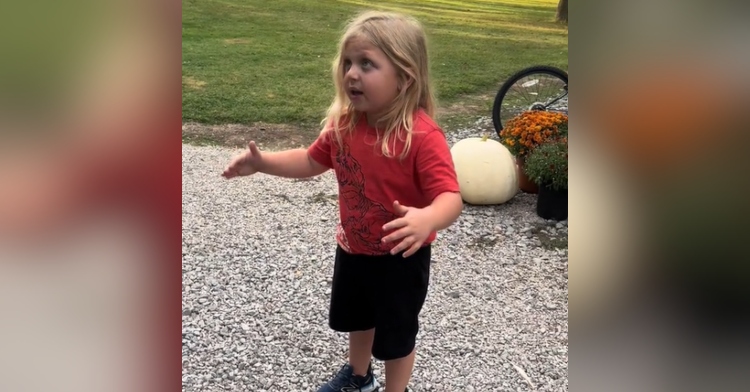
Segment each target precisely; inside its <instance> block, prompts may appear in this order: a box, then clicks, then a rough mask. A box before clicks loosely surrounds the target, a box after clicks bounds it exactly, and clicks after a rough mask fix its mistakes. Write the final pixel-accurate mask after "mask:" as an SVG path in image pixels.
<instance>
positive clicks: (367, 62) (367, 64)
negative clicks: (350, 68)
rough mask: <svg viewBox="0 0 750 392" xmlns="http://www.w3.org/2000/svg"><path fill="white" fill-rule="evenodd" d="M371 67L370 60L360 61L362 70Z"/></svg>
mask: <svg viewBox="0 0 750 392" xmlns="http://www.w3.org/2000/svg"><path fill="white" fill-rule="evenodd" d="M372 66H373V63H372V61H370V60H367V59H365V60H362V68H371V67H372Z"/></svg>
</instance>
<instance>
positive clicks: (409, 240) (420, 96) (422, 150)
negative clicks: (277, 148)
mask: <svg viewBox="0 0 750 392" xmlns="http://www.w3.org/2000/svg"><path fill="white" fill-rule="evenodd" d="M333 81H334V84H335V88H336V96H335V99H334V100H333V103H332V105H331V107H330V108H329V110H328V115H327V117H326V119H325V120H324V123H325V126H324V128H323V130H322V132H321V134H320V136H319V137H318V139H317V140H316V141H315V142H314V143H313V144H312V145H311V146H310V147H309V148H308V149H306V150H305V149H296V150H287V151H282V152H276V153H261V152H260V151H259V150H258V147H257V146H256V145H255V143H254V142H252V141H251V142H250V143H249V149H248V150H247V151H246V152H245V153H243V154H241V155H239V156H237V157H235V158H234V160H233V161H232V162H231V163H230V164H229V166H228V167H227V168H226V170H225V171H224V173H223V174H222V175H223V176H224V177H226V178H233V177H236V176H243V175H250V174H254V173H256V172H262V173H266V174H270V175H275V176H281V177H290V178H302V177H311V176H316V175H319V174H322V173H323V172H325V171H327V170H328V169H333V170H334V172H335V174H336V178H337V180H338V183H339V208H340V212H339V214H340V222H339V225H338V228H337V232H336V240H337V242H338V246H337V249H336V257H335V262H334V273H333V283H332V293H331V304H330V313H329V325H330V327H331V328H332V329H334V330H335V331H339V332H348V333H349V362H348V363H347V364H345V365H344V366H343V367H342V368H341V370H340V371H339V372H338V374H337V375H336V376H335V377H334V378H333V379H331V380H330V381H329V382H328V383H326V384H325V385H323V386H321V387H320V389H318V392H347V391H359V392H371V391H375V390H377V389H378V387H379V385H378V382H377V381H376V380H375V378H374V377H373V375H372V366H371V357H375V358H377V359H380V360H382V361H384V362H385V377H386V387H385V391H386V392H401V391H404V390H405V389H406V386H407V383H408V382H409V379H410V378H411V373H412V368H413V366H414V356H415V341H416V336H417V332H418V329H419V323H418V316H419V313H420V311H421V309H422V305H423V304H424V301H425V298H426V295H427V285H428V281H429V269H430V251H431V247H430V243H431V242H432V241H433V240H434V239H435V237H436V234H437V231H438V230H443V229H445V228H447V227H448V226H450V225H451V224H452V223H453V222H454V221H455V220H456V219H457V218H458V216H459V215H460V214H461V210H462V208H463V202H462V200H461V196H460V194H459V193H458V191H459V188H458V183H457V180H456V173H455V170H454V167H453V161H452V159H451V155H450V150H449V148H448V144H447V142H446V139H445V136H444V135H443V133H442V131H441V129H440V128H439V127H438V126H437V125H436V124H435V122H433V120H432V119H431V116H433V115H434V111H435V108H434V103H433V95H432V91H431V88H430V83H429V75H428V64H427V49H426V43H425V35H424V32H423V30H422V28H421V26H420V25H419V23H418V22H416V21H415V20H414V19H412V18H409V17H406V16H403V15H399V14H394V13H383V12H366V13H363V14H361V15H360V16H359V17H357V18H356V19H354V20H353V21H351V22H350V23H349V25H348V26H347V29H346V32H345V34H344V35H343V37H342V39H341V42H340V45H339V52H338V55H337V56H336V59H335V60H334V62H333Z"/></svg>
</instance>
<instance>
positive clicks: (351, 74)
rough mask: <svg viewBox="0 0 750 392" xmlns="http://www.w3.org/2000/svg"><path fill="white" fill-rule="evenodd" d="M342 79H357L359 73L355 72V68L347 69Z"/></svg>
mask: <svg viewBox="0 0 750 392" xmlns="http://www.w3.org/2000/svg"><path fill="white" fill-rule="evenodd" d="M344 78H345V79H349V80H357V79H359V71H358V70H357V67H355V66H352V67H349V69H348V70H347V71H346V73H345V74H344Z"/></svg>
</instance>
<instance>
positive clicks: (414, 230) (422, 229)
mask: <svg viewBox="0 0 750 392" xmlns="http://www.w3.org/2000/svg"><path fill="white" fill-rule="evenodd" d="M393 210H394V211H395V212H396V214H397V215H399V216H400V218H396V219H394V220H392V221H390V222H388V223H386V224H385V225H384V226H383V231H390V230H396V229H398V230H396V231H395V232H393V233H391V234H389V235H387V236H385V237H383V242H384V243H386V242H394V241H398V240H401V241H400V242H399V243H398V245H396V246H395V247H394V248H393V249H391V254H392V255H395V254H397V253H399V252H402V251H404V250H406V252H404V257H409V256H411V255H413V254H414V253H416V252H417V251H418V250H419V248H420V247H421V246H422V244H424V242H425V241H426V240H427V237H429V236H430V233H432V231H433V228H432V222H431V219H430V217H429V211H428V210H425V209H424V208H415V207H407V206H403V205H401V204H400V203H399V202H398V200H396V201H394V202H393ZM407 249H408V250H407Z"/></svg>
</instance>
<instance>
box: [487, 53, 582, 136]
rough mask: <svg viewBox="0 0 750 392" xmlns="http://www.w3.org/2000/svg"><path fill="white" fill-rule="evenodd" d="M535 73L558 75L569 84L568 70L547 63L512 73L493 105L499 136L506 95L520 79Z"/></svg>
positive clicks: (493, 121)
mask: <svg viewBox="0 0 750 392" xmlns="http://www.w3.org/2000/svg"><path fill="white" fill-rule="evenodd" d="M534 74H540V75H548V76H552V77H556V78H558V79H560V80H562V81H563V82H564V83H565V85H566V86H567V85H568V73H567V72H565V71H563V70H561V69H560V68H557V67H551V66H547V65H534V66H531V67H528V68H524V69H522V70H520V71H518V72H516V73H515V74H513V75H511V76H510V77H509V78H508V79H507V80H505V82H504V83H503V84H502V86H500V90H498V92H497V95H495V102H494V103H493V105H492V124H493V125H494V127H495V132H496V133H497V135H498V137H500V131H502V130H503V123H502V121H501V117H502V113H501V109H502V104H503V99H505V95H506V94H507V93H508V91H509V90H510V89H511V87H513V85H515V84H516V83H517V82H518V81H519V80H521V79H523V78H525V77H527V76H530V75H534Z"/></svg>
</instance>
